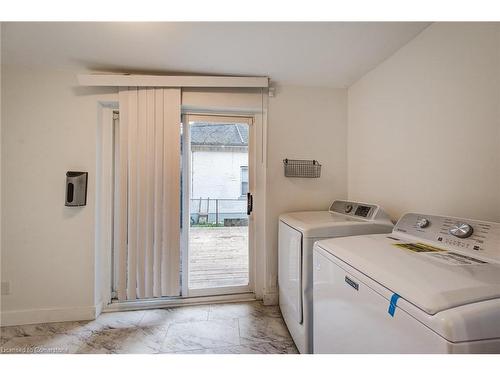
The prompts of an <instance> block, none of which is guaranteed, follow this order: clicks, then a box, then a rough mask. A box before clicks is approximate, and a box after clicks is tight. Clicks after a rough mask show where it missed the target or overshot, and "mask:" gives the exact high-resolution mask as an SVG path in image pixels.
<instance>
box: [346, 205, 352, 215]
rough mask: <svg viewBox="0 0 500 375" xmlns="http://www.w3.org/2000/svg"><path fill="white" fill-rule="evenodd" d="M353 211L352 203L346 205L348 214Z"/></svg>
mask: <svg viewBox="0 0 500 375" xmlns="http://www.w3.org/2000/svg"><path fill="white" fill-rule="evenodd" d="M351 211H352V204H348V205H347V206H345V213H346V214H348V213H349V212H351Z"/></svg>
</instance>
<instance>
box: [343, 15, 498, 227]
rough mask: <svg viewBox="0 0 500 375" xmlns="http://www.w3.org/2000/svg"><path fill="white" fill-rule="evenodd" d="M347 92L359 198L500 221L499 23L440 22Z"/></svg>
mask: <svg viewBox="0 0 500 375" xmlns="http://www.w3.org/2000/svg"><path fill="white" fill-rule="evenodd" d="M348 95H349V99H348V107H349V134H348V150H349V155H348V174H349V177H348V179H349V183H348V189H349V198H350V199H354V200H364V201H369V202H377V203H379V204H381V205H382V206H383V207H384V208H386V209H387V210H388V211H389V213H390V214H391V216H392V218H394V219H397V218H398V217H399V216H400V215H401V214H403V213H404V212H406V211H418V212H426V213H437V214H444V215H454V216H458V217H471V218H477V219H484V220H492V221H500V151H499V150H500V25H499V24H477V23H436V24H433V25H431V26H430V27H428V28H427V29H426V30H424V31H423V32H422V33H421V34H420V35H419V36H417V37H416V38H415V39H414V40H413V41H411V42H410V43H409V44H407V45H406V46H404V47H403V48H401V49H400V50H399V51H398V52H397V53H396V54H394V55H393V56H392V57H390V58H389V59H388V60H386V61H385V62H384V63H382V64H381V65H380V66H378V67H377V68H375V69H374V70H373V71H371V72H370V73H368V74H367V75H366V76H365V77H363V78H362V79H361V80H359V81H358V82H357V83H355V84H354V85H353V86H352V87H350V88H349V94H348Z"/></svg>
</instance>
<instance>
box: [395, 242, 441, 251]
mask: <svg viewBox="0 0 500 375" xmlns="http://www.w3.org/2000/svg"><path fill="white" fill-rule="evenodd" d="M393 245H394V246H397V247H401V248H403V249H406V250H410V251H414V252H415V253H428V252H436V251H446V250H444V249H440V248H439V247H434V246H430V245H426V244H424V243H395V244H393Z"/></svg>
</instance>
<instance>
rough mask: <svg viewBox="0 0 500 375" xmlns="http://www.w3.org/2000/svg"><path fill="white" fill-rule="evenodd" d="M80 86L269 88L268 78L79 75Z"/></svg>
mask: <svg viewBox="0 0 500 375" xmlns="http://www.w3.org/2000/svg"><path fill="white" fill-rule="evenodd" d="M78 83H79V84H80V86H115V87H119V86H127V87H130V86H135V87H241V88H249V87H255V88H266V87H269V78H268V77H234V76H233V77H231V76H159V75H158V76H154V75H136V74H79V75H78Z"/></svg>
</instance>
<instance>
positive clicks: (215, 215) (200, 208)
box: [190, 197, 248, 226]
mask: <svg viewBox="0 0 500 375" xmlns="http://www.w3.org/2000/svg"><path fill="white" fill-rule="evenodd" d="M246 210H247V199H246V197H242V198H241V199H229V198H215V199H212V198H192V199H190V220H191V225H192V226H246V225H248V217H247V212H246Z"/></svg>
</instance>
